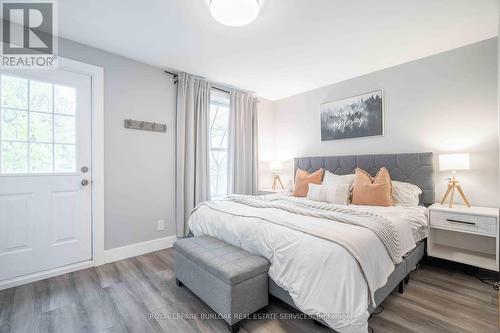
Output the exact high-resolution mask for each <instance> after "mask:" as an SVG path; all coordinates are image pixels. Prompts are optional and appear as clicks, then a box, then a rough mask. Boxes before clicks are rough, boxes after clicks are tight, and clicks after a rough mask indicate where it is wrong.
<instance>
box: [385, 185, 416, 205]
mask: <svg viewBox="0 0 500 333" xmlns="http://www.w3.org/2000/svg"><path fill="white" fill-rule="evenodd" d="M420 194H422V190H421V189H420V187H418V186H417V185H413V184H410V183H405V182H398V181H395V180H394V181H392V201H393V202H394V204H395V205H411V206H418V203H419V202H420V200H419V197H418V196H419V195H420Z"/></svg>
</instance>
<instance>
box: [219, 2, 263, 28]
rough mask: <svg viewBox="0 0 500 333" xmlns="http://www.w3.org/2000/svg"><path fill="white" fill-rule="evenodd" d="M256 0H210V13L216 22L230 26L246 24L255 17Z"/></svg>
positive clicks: (257, 9)
mask: <svg viewBox="0 0 500 333" xmlns="http://www.w3.org/2000/svg"><path fill="white" fill-rule="evenodd" d="M259 11H260V5H259V1H258V0H211V1H210V13H211V14H212V16H213V17H214V19H216V20H217V21H218V22H220V23H222V24H224V25H228V26H231V27H239V26H242V25H247V24H249V23H251V22H252V21H253V20H255V19H256V18H257V16H258V15H259Z"/></svg>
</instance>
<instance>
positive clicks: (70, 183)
mask: <svg viewBox="0 0 500 333" xmlns="http://www.w3.org/2000/svg"><path fill="white" fill-rule="evenodd" d="M0 76H1V78H0V281H1V280H6V279H10V278H13V277H17V276H21V275H25V274H29V273H34V272H40V271H44V270H48V269H52V268H56V267H61V266H65V265H68V264H74V263H78V262H81V261H86V260H89V259H91V257H92V250H91V249H92V247H91V244H92V241H91V240H92V237H91V232H92V231H91V228H92V226H91V179H92V174H91V146H92V145H91V78H90V77H89V76H85V75H82V74H77V73H72V72H69V71H63V70H57V69H38V70H29V71H21V70H10V71H7V70H2V71H0ZM87 182H88V183H87Z"/></svg>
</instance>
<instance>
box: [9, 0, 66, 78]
mask: <svg viewBox="0 0 500 333" xmlns="http://www.w3.org/2000/svg"><path fill="white" fill-rule="evenodd" d="M1 4H2V6H1V7H2V54H1V57H2V58H1V63H0V65H1V67H3V68H24V69H26V68H27V67H30V68H44V67H54V66H55V61H56V60H57V57H56V52H55V51H56V47H57V37H56V36H57V31H56V30H55V28H56V25H55V15H54V14H55V3H54V1H52V0H45V1H32V2H26V1H19V0H17V1H16V0H1Z"/></svg>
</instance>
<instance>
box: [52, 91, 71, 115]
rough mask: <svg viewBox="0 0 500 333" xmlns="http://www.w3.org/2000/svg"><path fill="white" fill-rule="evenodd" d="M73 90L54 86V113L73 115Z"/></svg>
mask: <svg viewBox="0 0 500 333" xmlns="http://www.w3.org/2000/svg"><path fill="white" fill-rule="evenodd" d="M75 110H76V91H75V88H71V87H64V86H58V85H55V86H54V112H55V113H61V114H70V115H74V114H75V113H76V112H75Z"/></svg>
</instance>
